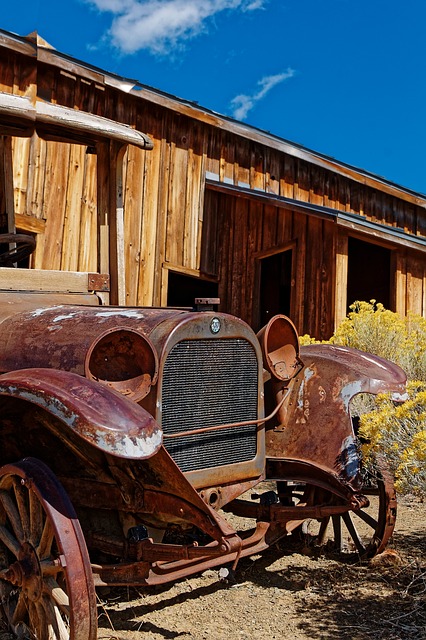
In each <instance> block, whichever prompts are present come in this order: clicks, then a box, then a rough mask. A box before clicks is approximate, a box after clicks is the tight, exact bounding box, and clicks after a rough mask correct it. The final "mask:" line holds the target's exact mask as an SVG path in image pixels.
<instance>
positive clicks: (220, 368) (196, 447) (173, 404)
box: [161, 338, 258, 471]
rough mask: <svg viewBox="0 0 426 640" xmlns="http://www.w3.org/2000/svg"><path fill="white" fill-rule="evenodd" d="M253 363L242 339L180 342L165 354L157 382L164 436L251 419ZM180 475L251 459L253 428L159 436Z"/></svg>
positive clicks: (250, 349)
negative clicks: (164, 360)
mask: <svg viewBox="0 0 426 640" xmlns="http://www.w3.org/2000/svg"><path fill="white" fill-rule="evenodd" d="M257 400H258V362H257V356H256V352H255V350H254V348H253V346H252V345H251V344H250V342H248V341H247V340H243V339H238V338H232V339H231V338H230V339H221V340H218V339H211V340H183V341H182V342H179V343H178V344H176V345H175V346H174V347H173V348H172V350H171V351H170V353H169V355H168V356H167V359H166V362H165V365H164V374H163V382H162V399H161V402H162V421H161V422H162V427H163V431H164V434H165V435H167V434H175V433H181V432H182V431H191V430H195V429H199V428H201V427H208V426H214V425H220V424H228V423H233V422H242V421H243V420H255V419H256V418H257V417H258V416H257ZM164 442H165V447H166V449H167V450H168V452H169V453H170V455H171V456H172V457H173V458H174V460H175V461H176V463H177V464H178V465H179V467H180V468H181V469H182V471H194V470H197V469H209V468H211V467H217V466H221V465H228V464H236V463H239V462H245V461H247V460H252V459H253V458H254V457H255V455H256V445H257V428H256V425H244V426H241V427H230V428H226V429H222V430H219V431H214V432H210V433H201V434H194V435H187V436H182V437H181V438H179V437H177V438H173V439H167V438H165V440H164Z"/></svg>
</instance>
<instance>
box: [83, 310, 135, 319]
mask: <svg viewBox="0 0 426 640" xmlns="http://www.w3.org/2000/svg"><path fill="white" fill-rule="evenodd" d="M95 316H96V317H97V318H138V319H139V320H143V318H144V317H145V316H144V314H143V313H142V312H141V311H138V310H137V309H127V310H123V309H119V310H116V309H113V310H109V311H99V312H97V313H96V314H95Z"/></svg>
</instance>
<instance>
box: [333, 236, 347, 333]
mask: <svg viewBox="0 0 426 640" xmlns="http://www.w3.org/2000/svg"><path fill="white" fill-rule="evenodd" d="M347 304H348V236H347V235H346V234H345V233H342V232H340V233H339V234H338V236H337V239H336V285H335V303H334V330H335V331H336V329H337V327H338V326H339V324H340V323H341V322H342V320H344V319H345V317H346V313H347Z"/></svg>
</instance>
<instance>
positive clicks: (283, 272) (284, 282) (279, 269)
mask: <svg viewBox="0 0 426 640" xmlns="http://www.w3.org/2000/svg"><path fill="white" fill-rule="evenodd" d="M292 260H293V251H292V250H291V249H287V251H282V252H281V253H275V254H274V255H272V256H268V257H266V258H262V259H261V260H260V314H259V316H260V317H259V319H260V326H259V328H260V327H263V326H264V325H265V324H266V323H267V322H268V321H269V320H270V319H271V318H272V317H273V316H275V315H277V314H279V313H282V314H284V315H286V316H290V308H291V307H290V305H291V279H292Z"/></svg>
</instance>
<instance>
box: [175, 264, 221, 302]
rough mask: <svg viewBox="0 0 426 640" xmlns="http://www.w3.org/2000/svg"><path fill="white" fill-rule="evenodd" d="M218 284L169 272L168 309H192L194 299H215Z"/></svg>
mask: <svg viewBox="0 0 426 640" xmlns="http://www.w3.org/2000/svg"><path fill="white" fill-rule="evenodd" d="M217 297H218V283H217V282H211V281H210V280H202V279H201V278H197V277H195V276H189V275H187V274H184V273H179V272H177V271H172V270H169V276H168V286H167V306H168V307H191V308H192V307H193V306H194V300H195V298H217Z"/></svg>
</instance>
